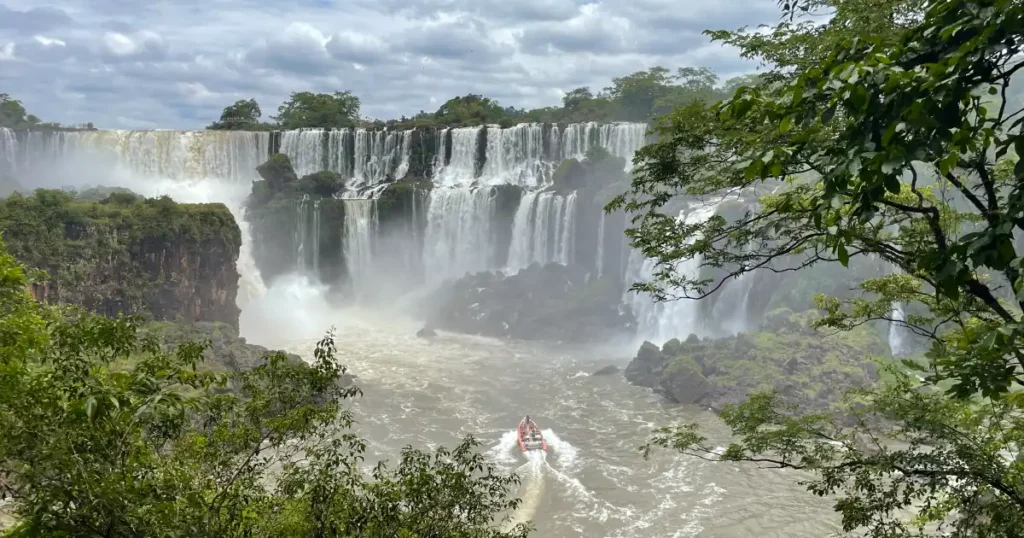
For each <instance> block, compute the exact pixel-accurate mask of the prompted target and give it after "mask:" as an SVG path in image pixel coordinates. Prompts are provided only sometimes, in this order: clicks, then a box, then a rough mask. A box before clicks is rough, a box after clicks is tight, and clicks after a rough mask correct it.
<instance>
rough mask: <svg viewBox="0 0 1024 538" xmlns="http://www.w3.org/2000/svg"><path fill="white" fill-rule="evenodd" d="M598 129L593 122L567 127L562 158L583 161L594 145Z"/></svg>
mask: <svg viewBox="0 0 1024 538" xmlns="http://www.w3.org/2000/svg"><path fill="white" fill-rule="evenodd" d="M597 127H598V126H597V123H596V122H593V121H590V122H586V123H572V124H569V125H566V126H565V131H562V143H561V144H560V148H561V150H562V151H561V154H560V156H561V157H560V158H561V159H577V160H583V158H584V157H586V156H587V150H588V149H590V148H591V146H592V145H593V142H594V140H593V133H594V131H595V130H596V129H597Z"/></svg>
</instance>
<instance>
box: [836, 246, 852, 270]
mask: <svg viewBox="0 0 1024 538" xmlns="http://www.w3.org/2000/svg"><path fill="white" fill-rule="evenodd" d="M836 256H837V257H838V258H839V263H841V264H843V267H848V266H849V265H850V254H849V253H848V252H846V245H844V244H843V243H839V245H837V246H836Z"/></svg>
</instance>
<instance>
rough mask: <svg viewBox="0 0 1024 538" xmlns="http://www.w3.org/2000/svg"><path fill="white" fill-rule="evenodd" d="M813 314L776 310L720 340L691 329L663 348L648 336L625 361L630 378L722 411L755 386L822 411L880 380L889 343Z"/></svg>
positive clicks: (679, 398) (671, 396)
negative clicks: (818, 325) (755, 328)
mask: <svg viewBox="0 0 1024 538" xmlns="http://www.w3.org/2000/svg"><path fill="white" fill-rule="evenodd" d="M808 316H809V314H804V315H794V314H793V313H792V312H789V311H785V310H783V311H777V312H773V313H771V315H769V316H768V317H767V320H766V322H765V324H764V325H763V326H762V327H761V331H759V332H755V333H750V334H743V333H741V334H739V335H738V336H734V337H729V338H718V339H710V338H709V339H704V340H701V339H700V338H698V337H696V336H694V335H690V336H689V337H688V338H686V340H683V341H680V340H678V339H673V340H670V341H668V342H666V343H665V344H664V345H663V346H662V347H661V348H658V346H656V345H654V344H652V343H650V342H644V343H643V345H642V346H640V349H639V350H638V351H637V355H636V357H635V358H634V359H633V360H632V362H630V363H629V366H628V367H627V368H626V371H625V376H626V379H627V380H628V381H629V382H631V383H633V384H635V385H639V386H643V387H650V388H653V389H654V390H655V391H656V392H658V393H660V394H663V395H664V396H665V397H667V398H668V399H670V400H672V401H675V402H679V403H684V404H700V405H705V406H708V407H711V408H712V409H714V410H716V411H720V410H721V409H723V408H724V407H725V406H726V405H728V404H733V403H739V402H741V401H743V400H745V399H746V397H747V395H748V394H750V393H752V392H764V391H769V390H773V389H774V390H777V391H779V393H780V394H781V395H782V396H783V397H784V398H785V399H786V400H787V401H789V402H791V403H794V404H796V405H798V406H799V407H800V408H801V409H802V410H804V411H812V412H813V411H815V410H823V409H826V408H828V407H829V406H830V405H832V404H833V403H835V402H837V401H838V399H839V398H840V397H841V396H842V394H843V392H844V391H846V390H847V389H850V388H854V387H860V386H865V385H867V384H869V383H872V382H874V381H875V380H877V374H876V371H877V363H875V362H874V361H873V360H872V359H873V358H876V357H880V356H884V355H885V354H886V353H887V351H886V346H885V343H884V342H883V341H882V340H881V338H880V337H879V336H878V334H877V332H876V331H874V330H872V329H871V328H869V327H859V328H857V329H856V330H853V331H849V332H845V333H838V334H825V333H822V332H819V331H816V330H814V329H813V328H811V327H809V325H808V319H809V318H808Z"/></svg>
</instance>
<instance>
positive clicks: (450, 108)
mask: <svg viewBox="0 0 1024 538" xmlns="http://www.w3.org/2000/svg"><path fill="white" fill-rule="evenodd" d="M507 116H508V111H507V110H506V109H505V108H502V106H501V105H500V104H499V103H498V102H497V101H495V100H493V99H491V98H489V97H484V96H482V95H477V94H473V93H470V94H466V95H463V96H459V97H453V98H451V99H449V100H448V101H445V103H444V104H443V105H441V106H440V107H439V108H438V109H437V112H435V113H434V118H435V120H436V121H437V122H439V123H441V124H444V125H453V126H458V125H480V124H485V123H498V122H499V121H501V120H503V119H505V118H506V117H507Z"/></svg>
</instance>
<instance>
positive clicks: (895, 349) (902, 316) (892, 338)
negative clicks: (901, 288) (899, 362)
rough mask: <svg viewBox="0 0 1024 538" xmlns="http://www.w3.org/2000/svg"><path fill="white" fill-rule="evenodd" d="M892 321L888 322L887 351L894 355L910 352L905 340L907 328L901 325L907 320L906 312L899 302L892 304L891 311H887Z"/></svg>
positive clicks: (898, 355)
mask: <svg viewBox="0 0 1024 538" xmlns="http://www.w3.org/2000/svg"><path fill="white" fill-rule="evenodd" d="M889 316H890V317H891V319H892V322H891V323H889V352H890V353H892V355H893V356H894V357H900V356H903V355H909V354H910V346H909V342H908V341H907V340H908V339H907V328H906V327H904V326H903V325H902V323H903V322H906V321H907V314H906V313H905V312H904V311H903V305H902V304H901V303H899V302H895V303H893V304H892V311H891V312H890V313H889Z"/></svg>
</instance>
